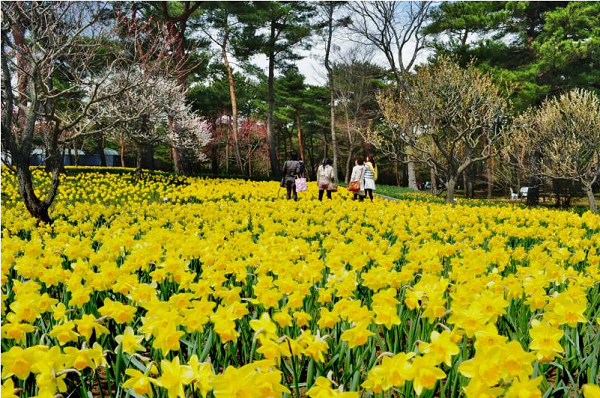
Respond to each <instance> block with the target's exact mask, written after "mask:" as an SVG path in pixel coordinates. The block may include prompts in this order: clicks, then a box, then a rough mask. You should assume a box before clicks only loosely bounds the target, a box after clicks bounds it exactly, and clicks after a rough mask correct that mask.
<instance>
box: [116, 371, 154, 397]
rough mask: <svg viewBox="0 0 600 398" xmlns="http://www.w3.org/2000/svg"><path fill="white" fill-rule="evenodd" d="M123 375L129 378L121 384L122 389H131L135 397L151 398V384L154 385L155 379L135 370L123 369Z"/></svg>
mask: <svg viewBox="0 0 600 398" xmlns="http://www.w3.org/2000/svg"><path fill="white" fill-rule="evenodd" d="M125 374H126V375H127V376H129V378H128V379H127V380H125V382H124V383H123V388H131V389H132V390H133V392H134V393H136V394H137V395H147V396H149V397H152V396H153V393H152V384H151V383H156V380H155V379H153V378H151V377H148V376H146V375H145V374H144V373H142V372H140V371H139V370H135V369H125Z"/></svg>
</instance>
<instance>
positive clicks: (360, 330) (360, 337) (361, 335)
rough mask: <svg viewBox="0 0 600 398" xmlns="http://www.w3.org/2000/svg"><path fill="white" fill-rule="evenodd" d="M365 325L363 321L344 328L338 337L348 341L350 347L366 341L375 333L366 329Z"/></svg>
mask: <svg viewBox="0 0 600 398" xmlns="http://www.w3.org/2000/svg"><path fill="white" fill-rule="evenodd" d="M367 326H368V325H367V324H365V323H361V324H358V325H355V326H353V327H352V328H350V329H347V330H345V331H344V333H342V336H341V337H340V339H341V340H342V341H346V342H348V347H350V348H354V347H357V346H361V345H363V344H365V343H366V342H367V340H368V339H369V337H370V336H373V335H374V334H375V333H373V332H371V331H370V330H369V329H367Z"/></svg>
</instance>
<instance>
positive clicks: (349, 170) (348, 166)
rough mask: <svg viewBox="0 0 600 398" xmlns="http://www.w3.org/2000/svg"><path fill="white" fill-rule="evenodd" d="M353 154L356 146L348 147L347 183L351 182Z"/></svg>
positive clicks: (345, 179)
mask: <svg viewBox="0 0 600 398" xmlns="http://www.w3.org/2000/svg"><path fill="white" fill-rule="evenodd" d="M352 155H354V148H352V147H350V148H348V157H347V158H346V175H345V176H344V181H346V184H348V183H349V182H350V175H351V174H352Z"/></svg>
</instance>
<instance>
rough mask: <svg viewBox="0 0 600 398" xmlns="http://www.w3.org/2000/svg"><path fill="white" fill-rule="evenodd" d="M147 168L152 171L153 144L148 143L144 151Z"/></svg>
mask: <svg viewBox="0 0 600 398" xmlns="http://www.w3.org/2000/svg"><path fill="white" fill-rule="evenodd" d="M146 156H147V158H146V159H147V162H148V168H149V169H150V170H152V171H154V145H152V144H148V150H147V152H146Z"/></svg>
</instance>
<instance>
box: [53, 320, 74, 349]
mask: <svg viewBox="0 0 600 398" xmlns="http://www.w3.org/2000/svg"><path fill="white" fill-rule="evenodd" d="M74 327H75V322H73V321H69V322H65V323H63V324H61V325H55V326H54V327H53V328H52V331H51V332H50V333H48V335H49V336H51V337H55V338H56V339H57V340H58V342H59V343H60V345H65V344H67V343H69V342H71V341H77V338H78V337H79V335H78V334H77V333H75V331H74V330H73V328H74Z"/></svg>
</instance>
